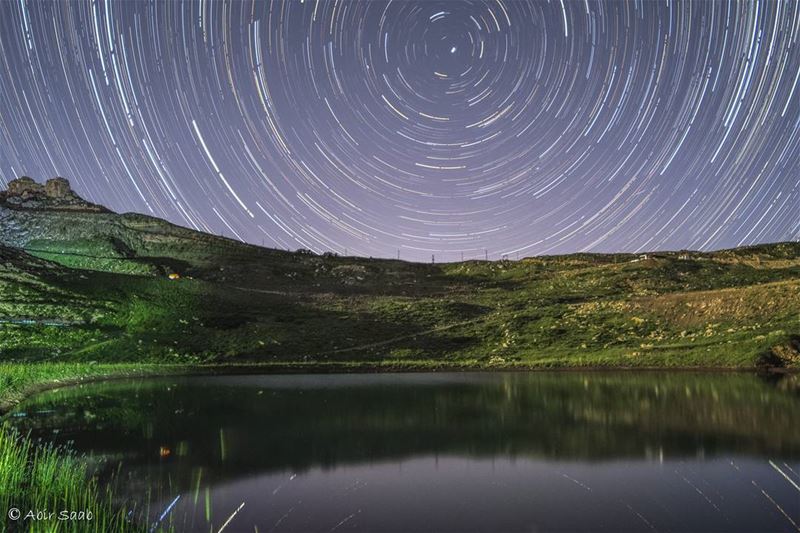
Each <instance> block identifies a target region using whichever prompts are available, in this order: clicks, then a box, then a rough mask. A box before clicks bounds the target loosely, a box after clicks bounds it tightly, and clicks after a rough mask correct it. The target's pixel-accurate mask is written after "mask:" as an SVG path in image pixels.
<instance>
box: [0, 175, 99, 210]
mask: <svg viewBox="0 0 800 533" xmlns="http://www.w3.org/2000/svg"><path fill="white" fill-rule="evenodd" d="M2 206H6V207H10V208H12V209H24V210H39V211H42V210H56V211H83V212H95V213H108V212H109V211H108V209H106V208H105V207H103V206H101V205H96V204H93V203H90V202H87V201H86V200H84V199H83V198H81V197H80V196H78V195H77V194H75V191H73V190H72V187H70V184H69V181H67V180H66V179H64V178H53V179H49V180H47V182H46V183H45V184H44V185H42V184H40V183H36V181H34V180H33V179H31V178H29V177H28V176H22V177H20V178H17V179H15V180H11V181H10V182H9V184H8V188H7V189H6V190H5V191H0V207H2Z"/></svg>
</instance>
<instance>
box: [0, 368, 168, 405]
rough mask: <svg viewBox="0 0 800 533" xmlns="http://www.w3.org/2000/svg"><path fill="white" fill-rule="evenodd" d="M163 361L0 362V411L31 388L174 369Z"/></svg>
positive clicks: (44, 387)
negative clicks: (118, 362) (144, 362)
mask: <svg viewBox="0 0 800 533" xmlns="http://www.w3.org/2000/svg"><path fill="white" fill-rule="evenodd" d="M180 370H181V369H180V368H177V367H170V366H166V365H157V366H156V365H142V364H89V365H87V364H85V363H35V364H30V363H0V414H2V413H3V412H4V411H6V410H8V409H9V408H10V407H11V406H12V405H14V404H15V403H17V402H18V401H20V400H21V399H22V398H24V397H25V396H28V395H30V394H31V393H33V392H37V391H41V390H44V389H46V388H55V387H59V386H64V385H69V384H74V383H80V382H85V381H89V380H93V379H102V378H109V377H137V376H146V375H155V374H158V375H163V374H168V373H171V372H178V371H180Z"/></svg>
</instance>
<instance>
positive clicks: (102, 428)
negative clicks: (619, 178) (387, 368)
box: [12, 372, 800, 532]
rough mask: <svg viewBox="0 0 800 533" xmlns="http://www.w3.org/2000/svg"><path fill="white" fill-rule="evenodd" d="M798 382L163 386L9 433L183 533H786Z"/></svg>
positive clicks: (141, 384)
mask: <svg viewBox="0 0 800 533" xmlns="http://www.w3.org/2000/svg"><path fill="white" fill-rule="evenodd" d="M792 380H794V381H796V380H797V378H796V377H792V376H790V377H789V378H786V379H785V380H784V381H782V382H778V383H769V382H766V381H764V380H763V379H760V378H758V377H756V376H754V375H749V374H723V375H718V374H717V375H715V374H701V373H697V374H695V373H685V372H681V373H655V372H648V373H631V372H623V373H572V372H562V373H462V374H439V373H436V374H381V375H305V376H223V377H185V378H174V377H173V378H163V379H162V378H159V379H149V380H136V381H112V382H106V383H97V384H90V385H84V386H81V387H75V388H68V389H63V390H58V391H51V392H48V393H44V394H42V395H39V396H37V397H36V398H33V399H31V400H30V401H28V402H26V403H24V404H22V405H20V406H19V408H18V409H17V411H16V412H14V413H13V414H12V420H13V422H14V424H15V425H17V426H18V427H20V428H21V429H23V430H25V431H29V430H30V431H31V432H32V433H33V434H34V436H40V437H42V438H46V439H48V440H55V441H56V442H58V443H69V444H70V445H71V446H73V447H74V448H75V449H77V450H78V451H79V452H86V453H89V454H92V456H93V457H95V458H97V459H98V460H100V459H102V460H103V462H102V464H105V465H106V466H105V469H104V472H103V473H104V475H106V476H108V475H109V472H110V471H112V470H114V471H118V474H116V476H117V477H116V484H117V486H118V488H119V489H118V490H120V491H121V493H122V494H123V495H124V497H126V498H129V499H131V500H132V501H136V502H139V504H140V507H139V509H138V511H137V513H139V516H140V517H142V516H145V515H147V516H146V518H143V519H144V520H147V521H148V522H151V523H152V522H153V521H155V520H157V518H158V516H159V515H161V514H162V512H163V511H164V509H166V508H167V507H168V506H169V504H170V503H172V502H175V504H174V506H173V507H172V509H171V511H170V512H169V513H168V514H167V517H166V520H167V521H169V522H170V523H171V524H173V525H174V526H175V527H176V529H177V530H178V531H194V530H197V531H209V529H210V528H211V527H212V526H213V527H214V530H215V531H216V530H218V529H219V527H220V526H221V525H222V524H223V523H225V521H226V520H228V519H229V518H230V517H231V515H232V514H233V513H234V512H235V511H236V510H237V509H240V510H239V512H238V513H236V514H235V515H234V516H233V519H232V520H231V521H230V523H229V525H228V526H227V528H226V531H255V530H256V528H257V531H260V532H266V531H275V532H279V531H325V532H327V531H368V532H380V531H398V532H400V531H493V532H500V531H610V532H620V531H664V532H668V531H674V532H684V531H686V532H688V531H692V532H699V531H703V532H713V531H720V532H728V531H730V532H733V531H742V532H756V531H770V532H782V531H787V532H788V531H794V532H797V531H800V529H798V524H800V488H798V487H799V486H800V424H799V423H798V422H799V421H800V396H798V394H797V392H796V391H795V390H793V388H792V387H790V386H788V384H791V382H792ZM148 493H149V496H146V495H147V494H148ZM176 498H177V500H176ZM242 504H244V506H243V507H242ZM140 519H141V518H140Z"/></svg>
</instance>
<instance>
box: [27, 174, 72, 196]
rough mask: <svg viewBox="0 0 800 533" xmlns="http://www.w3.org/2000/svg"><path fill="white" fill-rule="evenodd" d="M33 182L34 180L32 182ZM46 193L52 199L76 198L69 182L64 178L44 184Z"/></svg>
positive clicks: (54, 179)
mask: <svg viewBox="0 0 800 533" xmlns="http://www.w3.org/2000/svg"><path fill="white" fill-rule="evenodd" d="M31 181H33V180H31ZM44 193H45V194H46V195H47V196H49V197H50V198H67V197H69V196H75V193H74V192H72V187H70V186H69V181H68V180H66V179H64V178H53V179H50V180H47V182H46V183H45V184H44Z"/></svg>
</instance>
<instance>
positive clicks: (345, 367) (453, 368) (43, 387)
mask: <svg viewBox="0 0 800 533" xmlns="http://www.w3.org/2000/svg"><path fill="white" fill-rule="evenodd" d="M12 364H19V365H36V364H37V363H12ZM444 372H452V373H469V372H474V373H477V372H564V373H573V372H589V373H594V372H599V373H602V372H622V373H625V372H645V373H650V372H698V373H709V374H711V373H753V374H762V375H764V374H766V375H786V374H796V373H800V368H782V367H770V368H766V369H759V368H756V367H719V366H717V367H713V366H676V367H665V366H655V367H653V366H648V367H644V366H642V367H635V366H620V367H614V366H552V367H549V366H544V365H485V366H481V365H463V364H451V365H448V364H444V365H442V364H437V365H432V366H426V365H424V364H417V365H402V364H396V363H392V364H390V363H387V364H376V363H374V362H373V363H266V364H265V363H260V364H258V363H256V364H242V365H226V364H219V365H159V364H153V365H152V367H150V366H145V368H144V369H143V370H138V371H137V370H133V371H124V370H120V371H119V372H114V371H113V370H112V371H110V372H109V373H108V374H97V375H94V376H78V377H74V378H61V379H53V380H46V381H40V382H34V383H32V384H31V385H29V386H26V387H23V388H21V389H19V390H17V391H14V392H13V393H12V394H10V395H9V397H8V398H3V397H0V422H2V420H3V419H4V418H5V417H6V416H7V415H8V414H9V413H10V412H11V411H12V410H13V409H14V408H15V407H16V406H17V405H19V404H20V403H22V402H23V401H25V400H27V399H28V398H31V397H32V396H35V395H37V394H40V393H43V392H47V391H50V390H55V389H60V388H66V387H75V386H78V385H83V384H88V383H97V382H103V381H115V380H123V379H148V378H165V377H172V376H175V377H194V376H236V375H298V374H411V373H444Z"/></svg>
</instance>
